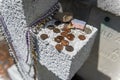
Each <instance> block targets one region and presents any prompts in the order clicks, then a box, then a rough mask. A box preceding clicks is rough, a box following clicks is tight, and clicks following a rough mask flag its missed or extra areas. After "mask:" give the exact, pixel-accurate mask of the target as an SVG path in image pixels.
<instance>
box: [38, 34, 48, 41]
mask: <svg viewBox="0 0 120 80" xmlns="http://www.w3.org/2000/svg"><path fill="white" fill-rule="evenodd" d="M40 37H41V39H42V40H45V39H47V38H48V35H47V34H41V35H40Z"/></svg>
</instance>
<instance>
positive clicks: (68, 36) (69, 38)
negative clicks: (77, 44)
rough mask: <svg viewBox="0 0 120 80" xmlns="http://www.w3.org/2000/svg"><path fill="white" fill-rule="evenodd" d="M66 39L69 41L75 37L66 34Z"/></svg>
mask: <svg viewBox="0 0 120 80" xmlns="http://www.w3.org/2000/svg"><path fill="white" fill-rule="evenodd" d="M66 38H67V39H68V40H70V41H72V40H74V38H75V36H74V35H73V34H72V33H71V34H67V36H66Z"/></svg>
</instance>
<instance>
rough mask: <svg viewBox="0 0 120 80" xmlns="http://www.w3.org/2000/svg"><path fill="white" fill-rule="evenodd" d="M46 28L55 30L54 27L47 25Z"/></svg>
mask: <svg viewBox="0 0 120 80" xmlns="http://www.w3.org/2000/svg"><path fill="white" fill-rule="evenodd" d="M47 28H48V29H50V30H53V29H54V28H55V26H54V25H48V26H47Z"/></svg>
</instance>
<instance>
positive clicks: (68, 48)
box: [65, 46, 74, 52]
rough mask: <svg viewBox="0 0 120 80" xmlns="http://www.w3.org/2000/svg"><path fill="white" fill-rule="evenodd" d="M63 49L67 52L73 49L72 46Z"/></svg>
mask: <svg viewBox="0 0 120 80" xmlns="http://www.w3.org/2000/svg"><path fill="white" fill-rule="evenodd" d="M65 49H66V50H67V51H69V52H72V51H73V50H74V48H73V47H72V46H66V47H65Z"/></svg>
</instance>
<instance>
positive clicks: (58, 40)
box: [54, 36, 64, 43]
mask: <svg viewBox="0 0 120 80" xmlns="http://www.w3.org/2000/svg"><path fill="white" fill-rule="evenodd" d="M63 39H64V37H63V36H57V37H56V38H55V39H54V40H55V41H56V42H58V43H60V42H61V41H62V40H63Z"/></svg>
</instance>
